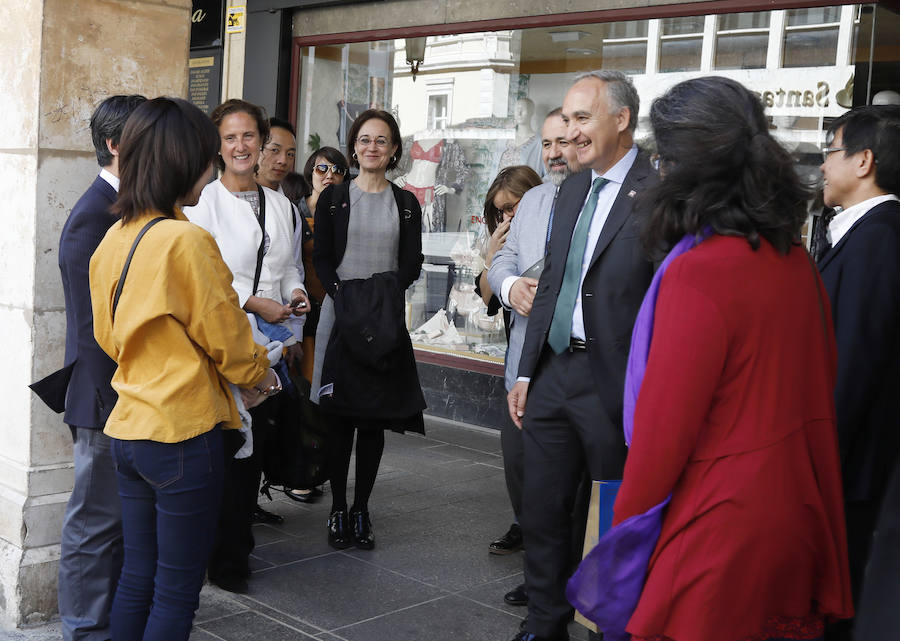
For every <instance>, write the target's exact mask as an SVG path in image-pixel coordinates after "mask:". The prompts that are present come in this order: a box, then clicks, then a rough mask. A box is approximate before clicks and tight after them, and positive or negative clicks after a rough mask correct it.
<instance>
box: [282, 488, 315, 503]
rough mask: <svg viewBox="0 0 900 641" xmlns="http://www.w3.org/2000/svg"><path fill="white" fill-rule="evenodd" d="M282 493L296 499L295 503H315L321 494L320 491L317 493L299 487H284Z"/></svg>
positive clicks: (293, 499)
mask: <svg viewBox="0 0 900 641" xmlns="http://www.w3.org/2000/svg"><path fill="white" fill-rule="evenodd" d="M284 495H285V496H286V497H288V498H289V499H291V500H292V501H297V503H315V502H316V500H317V499H318V498H319V497H320V496H322V492H321V491H320V492H318V493H317V492H315V491H313V490H305V491H300V490H299V488H297V489H291V488H289V487H286V488H284Z"/></svg>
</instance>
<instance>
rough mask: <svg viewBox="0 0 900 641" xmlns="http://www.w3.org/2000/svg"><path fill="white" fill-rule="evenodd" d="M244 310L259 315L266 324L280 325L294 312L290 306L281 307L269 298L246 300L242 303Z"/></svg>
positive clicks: (255, 297) (253, 297) (254, 297)
mask: <svg viewBox="0 0 900 641" xmlns="http://www.w3.org/2000/svg"><path fill="white" fill-rule="evenodd" d="M294 291H297V290H294ZM307 304H309V303H307ZM244 309H246V310H247V311H248V312H253V313H254V314H259V315H260V316H261V317H262V319H263V320H264V321H266V322H268V323H280V322H281V321H283V320H287V318H288V317H289V316H290V315H291V313H292V312H293V311H294V310H293V309H291V306H290V305H282V304H281V303H279V302H278V301H274V300H272V299H271V298H260V297H259V296H251V297H250V298H248V299H247V302H246V303H244Z"/></svg>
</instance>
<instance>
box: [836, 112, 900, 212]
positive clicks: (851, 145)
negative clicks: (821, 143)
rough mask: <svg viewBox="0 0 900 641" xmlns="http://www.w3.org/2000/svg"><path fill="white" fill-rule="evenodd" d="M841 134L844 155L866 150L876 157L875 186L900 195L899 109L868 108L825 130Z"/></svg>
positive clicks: (840, 119) (849, 114)
mask: <svg viewBox="0 0 900 641" xmlns="http://www.w3.org/2000/svg"><path fill="white" fill-rule="evenodd" d="M838 131H840V132H841V144H842V145H843V146H844V147H845V150H844V155H845V156H852V155H853V154H858V153H859V152H861V151H865V150H866V149H869V150H871V151H872V155H873V156H874V157H875V184H876V185H877V186H878V188H879V189H882V190H884V191H886V192H887V193H889V194H896V195H900V106H898V105H867V106H865V107H857V108H856V109H852V110H850V111H848V112H847V113H845V114H843V115H842V116H841V117H839V118H836V119H835V120H834V122H832V123H831V125H830V126H829V127H828V132H829V133H830V134H832V135H834V134H836V133H837V132H838Z"/></svg>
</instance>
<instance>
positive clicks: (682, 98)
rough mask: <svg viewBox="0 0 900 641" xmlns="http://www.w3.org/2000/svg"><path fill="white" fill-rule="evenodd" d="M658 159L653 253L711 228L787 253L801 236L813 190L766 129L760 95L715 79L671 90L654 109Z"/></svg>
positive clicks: (650, 233) (648, 237) (649, 231)
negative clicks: (768, 245)
mask: <svg viewBox="0 0 900 641" xmlns="http://www.w3.org/2000/svg"><path fill="white" fill-rule="evenodd" d="M650 122H651V124H652V125H653V132H654V135H655V137H656V146H657V151H658V152H659V157H660V173H661V174H662V180H661V181H660V183H659V185H658V186H657V187H656V188H654V189H653V190H652V191H651V192H650V193H648V194H647V195H646V198H647V199H648V202H649V203H651V209H650V216H649V219H648V221H647V224H646V227H645V230H644V241H645V243H646V245H647V248H648V250H649V251H651V252H652V253H654V254H658V253H662V252H665V251H667V250H668V249H669V248H671V247H672V246H673V245H674V244H675V243H676V242H678V241H679V240H680V239H681V238H682V237H683V236H684V235H685V234H699V233H700V232H702V231H703V229H704V228H706V227H707V226H708V227H710V228H712V230H713V231H714V232H716V233H718V234H722V235H725V236H743V237H744V238H746V239H747V241H748V242H749V243H750V246H751V247H753V249H757V248H758V247H759V243H760V237H762V238H765V239H766V240H767V241H769V242H770V243H771V244H772V245H773V246H774V247H775V249H776V250H778V251H779V252H780V253H782V254H786V253H788V251H789V250H790V248H791V245H792V244H793V243H794V242H795V241H796V240H797V239H799V236H800V228H801V226H802V225H803V223H804V221H805V220H806V201H807V199H808V198H809V197H810V190H809V188H808V187H806V186H804V185H803V183H802V182H801V181H800V178H799V177H798V176H797V173H796V171H795V170H794V162H793V160H792V159H791V156H790V155H789V154H788V152H787V151H786V150H785V149H784V147H782V146H781V145H780V144H779V143H778V142H777V141H776V140H775V139H774V138H773V137H772V135H771V134H770V133H769V128H768V122H767V121H766V117H765V115H764V113H763V107H762V103H761V102H760V100H759V98H758V97H757V96H755V95H754V94H752V93H750V92H749V91H748V90H747V89H746V88H744V86H743V85H741V84H740V83H737V82H735V81H734V80H730V79H728V78H722V77H718V76H707V77H703V78H694V79H692V80H687V81H685V82H682V83H679V84H677V85H675V86H674V87H672V88H671V89H670V90H669V91H667V92H666V93H665V95H663V96H661V97H659V98H657V99H656V100H655V101H654V102H653V106H652V107H651V108H650Z"/></svg>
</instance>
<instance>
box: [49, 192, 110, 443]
mask: <svg viewBox="0 0 900 641" xmlns="http://www.w3.org/2000/svg"><path fill="white" fill-rule="evenodd" d="M115 200H116V190H115V189H113V188H112V186H111V185H110V184H109V183H108V182H106V181H105V180H103V179H102V178H100V177H99V176H97V178H96V179H95V180H94V183H93V184H92V185H91V186H90V187H89V188H88V190H87V191H86V192H85V193H84V195H82V196H81V198H79V199H78V202H77V203H75V207H73V208H72V213H71V214H70V215H69V219H68V220H67V221H66V224H65V226H63V230H62V235H61V236H60V239H59V270H60V272H61V274H62V283H63V293H64V294H65V301H66V361H65V363H66V366H69V365H73V368H72V376H71V379H70V380H69V386H68V392H67V394H66V410H65V416H64V420H65V422H66V423H67V424H69V425H71V426H73V427H87V428H94V429H102V428H103V426H104V425H105V424H106V419H107V418H108V417H109V413H110V412H111V411H112V408H113V406H114V405H115V404H116V398H117V397H116V393H115V392H114V391H113V389H112V386H111V385H110V380H111V379H112V376H113V373H114V372H115V371H116V364H115V362H114V361H113V360H112V359H111V358H110V357H109V356H107V355H106V353H105V352H104V351H103V350H102V349H100V346H99V345H97V341H96V340H94V316H93V313H92V311H91V291H90V282H89V279H88V268H89V266H90V262H91V256H92V255H93V254H94V250H95V249H97V245H99V244H100V241H101V240H103V236H104V235H105V234H106V231H107V230H108V229H109V228H110V227H111V226H112V224H113V223H114V222H116V218H115V217H114V216H113V215H112V214H111V213H109V208H110V206H111V205H112V204H113V203H114V202H115Z"/></svg>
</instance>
